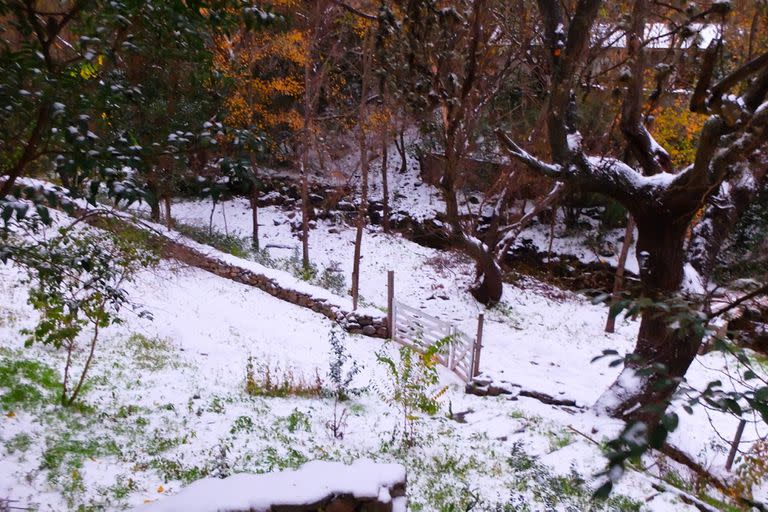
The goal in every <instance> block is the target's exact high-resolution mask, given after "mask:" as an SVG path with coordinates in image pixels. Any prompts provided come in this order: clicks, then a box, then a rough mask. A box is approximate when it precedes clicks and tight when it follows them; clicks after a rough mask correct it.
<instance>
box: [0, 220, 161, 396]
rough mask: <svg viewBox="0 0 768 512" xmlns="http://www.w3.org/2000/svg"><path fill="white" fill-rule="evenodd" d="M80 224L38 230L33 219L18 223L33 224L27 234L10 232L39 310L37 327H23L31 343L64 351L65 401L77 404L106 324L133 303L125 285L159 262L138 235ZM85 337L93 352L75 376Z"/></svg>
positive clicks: (11, 253)
mask: <svg viewBox="0 0 768 512" xmlns="http://www.w3.org/2000/svg"><path fill="white" fill-rule="evenodd" d="M76 224H77V223H76V222H75V223H73V224H71V225H70V226H67V227H62V228H59V229H58V230H56V232H55V234H54V235H53V236H50V235H48V234H46V233H44V232H41V231H39V230H38V229H37V228H38V226H37V224H36V221H34V220H33V221H32V222H30V223H25V224H19V226H18V227H19V229H24V228H28V229H29V231H28V233H27V236H23V237H22V236H11V237H9V242H10V243H9V244H8V245H7V246H6V247H7V248H6V253H5V256H6V257H9V258H10V259H12V260H13V261H15V262H16V263H17V264H18V265H20V266H21V267H22V268H24V269H25V270H26V271H27V276H28V277H27V283H28V284H29V285H30V290H29V299H28V300H29V303H30V304H31V305H32V307H33V308H34V309H36V310H37V311H38V312H39V314H40V318H39V320H38V322H37V325H35V327H34V328H32V329H25V330H24V331H22V332H23V333H24V334H27V335H28V336H29V338H28V339H27V345H30V344H32V343H34V342H38V343H42V344H44V345H52V346H53V347H55V348H57V349H62V348H63V349H64V351H65V355H66V362H65V364H64V372H63V373H64V377H63V382H62V386H61V403H62V404H64V405H72V403H74V401H75V400H76V399H77V397H78V395H79V394H80V391H81V390H82V387H83V384H84V383H85V379H86V376H87V374H88V370H89V368H90V365H91V363H92V361H93V357H94V353H95V349H96V345H97V341H98V338H99V334H100V331H101V329H103V328H106V327H108V326H110V325H112V324H118V323H120V322H121V320H120V316H119V315H120V312H121V310H122V308H123V307H124V306H126V305H130V302H129V299H128V294H127V292H126V290H125V289H124V288H123V286H124V285H125V284H126V283H127V282H129V281H130V280H131V279H132V278H133V276H134V275H135V273H136V272H137V271H138V270H139V269H140V268H142V267H146V266H149V265H151V264H153V263H154V262H155V261H156V258H155V255H154V254H153V253H151V252H150V251H148V250H146V249H144V248H143V246H142V245H141V244H137V243H136V241H135V240H134V239H133V238H127V239H124V238H122V237H120V236H118V235H115V234H112V233H110V232H101V231H94V230H80V229H78V226H77V225H76ZM86 337H87V339H88V341H87V343H86V344H85V346H86V348H87V351H88V355H87V357H86V360H85V362H84V363H83V366H82V369H81V371H80V375H79V377H75V376H74V375H73V374H72V373H73V371H74V369H73V364H74V356H75V354H76V352H77V351H78V349H79V348H80V346H81V344H82V341H83V338H86Z"/></svg>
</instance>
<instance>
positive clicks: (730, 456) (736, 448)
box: [725, 420, 747, 471]
mask: <svg viewBox="0 0 768 512" xmlns="http://www.w3.org/2000/svg"><path fill="white" fill-rule="evenodd" d="M746 424H747V420H741V421H739V428H737V429H736V436H735V437H734V438H733V443H731V452H730V453H729V454H728V460H727V461H726V463H725V469H726V470H728V471H730V470H731V466H732V465H733V459H735V458H736V452H737V451H739V443H741V435H742V434H743V433H744V427H745V426H746Z"/></svg>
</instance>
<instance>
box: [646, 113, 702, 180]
mask: <svg viewBox="0 0 768 512" xmlns="http://www.w3.org/2000/svg"><path fill="white" fill-rule="evenodd" d="M656 114H657V115H656V120H655V122H654V124H653V127H652V129H651V132H652V134H653V136H654V138H655V139H656V141H657V142H658V143H659V144H661V146H662V147H664V148H665V149H666V150H667V151H669V156H670V157H671V158H672V163H673V164H674V166H675V167H676V168H681V167H685V166H687V165H689V164H691V163H693V160H694V158H695V157H696V144H697V143H698V140H699V133H701V129H702V128H703V127H704V122H705V121H706V120H707V116H704V115H701V114H697V113H695V112H691V111H690V109H689V108H688V104H687V102H686V100H685V99H684V98H680V99H678V100H676V101H675V103H674V104H672V105H668V106H663V107H660V108H659V109H658V111H657V112H656Z"/></svg>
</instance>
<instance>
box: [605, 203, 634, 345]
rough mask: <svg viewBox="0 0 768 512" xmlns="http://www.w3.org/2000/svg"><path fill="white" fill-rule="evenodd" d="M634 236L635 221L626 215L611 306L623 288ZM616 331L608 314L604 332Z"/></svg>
mask: <svg viewBox="0 0 768 512" xmlns="http://www.w3.org/2000/svg"><path fill="white" fill-rule="evenodd" d="M634 234H635V219H634V217H632V215H631V214H629V215H627V229H626V230H625V231H624V242H623V243H622V244H621V252H620V253H619V261H618V263H617V265H616V276H615V277H614V280H613V293H612V294H611V306H613V305H614V304H616V303H617V302H618V301H619V296H620V294H621V290H622V288H623V287H624V268H625V267H626V265H627V255H628V254H629V248H630V247H632V236H633V235H634ZM615 330H616V315H615V314H611V312H610V311H609V312H608V320H606V322H605V332H610V333H612V332H614V331H615Z"/></svg>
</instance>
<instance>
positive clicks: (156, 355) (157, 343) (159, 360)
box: [126, 333, 174, 372]
mask: <svg viewBox="0 0 768 512" xmlns="http://www.w3.org/2000/svg"><path fill="white" fill-rule="evenodd" d="M126 343H127V346H128V350H129V351H130V353H131V355H132V356H133V361H134V362H135V363H136V366H138V367H139V368H141V369H143V370H151V371H154V372H156V371H159V370H162V369H163V368H165V367H167V366H169V365H171V364H172V362H173V361H174V358H173V352H174V347H173V345H172V344H171V340H169V339H168V338H157V337H153V338H149V337H147V336H144V335H143V334H138V333H135V334H131V335H130V337H128V341H127V342H126Z"/></svg>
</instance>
